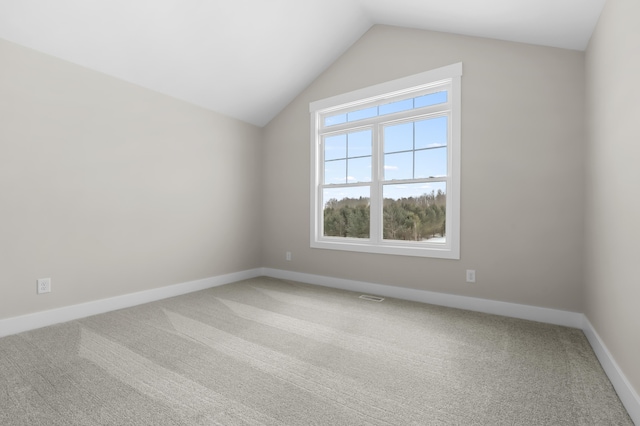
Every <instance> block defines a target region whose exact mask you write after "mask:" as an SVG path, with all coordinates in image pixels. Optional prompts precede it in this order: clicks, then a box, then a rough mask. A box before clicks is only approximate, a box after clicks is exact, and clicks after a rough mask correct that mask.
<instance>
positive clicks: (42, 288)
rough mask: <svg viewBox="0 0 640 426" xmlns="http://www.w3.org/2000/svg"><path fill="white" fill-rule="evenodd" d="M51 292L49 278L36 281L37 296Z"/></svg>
mask: <svg viewBox="0 0 640 426" xmlns="http://www.w3.org/2000/svg"><path fill="white" fill-rule="evenodd" d="M50 292H51V278H40V279H38V294H42V293H50Z"/></svg>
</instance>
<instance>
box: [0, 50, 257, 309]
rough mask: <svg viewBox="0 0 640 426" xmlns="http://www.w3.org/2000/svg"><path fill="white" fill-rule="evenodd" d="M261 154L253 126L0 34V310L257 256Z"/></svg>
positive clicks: (145, 284) (166, 279)
mask: <svg viewBox="0 0 640 426" xmlns="http://www.w3.org/2000/svg"><path fill="white" fill-rule="evenodd" d="M260 155H261V144H260V129H259V128H257V127H254V126H250V125H248V124H245V123H242V122H240V121H236V120H233V119H229V118H226V117H223V116H220V115H217V114H215V113H212V112H210V111H206V110H204V109H201V108H198V107H195V106H192V105H189V104H186V103H184V102H181V101H178V100H175V99H172V98H169V97H166V96H163V95H160V94H157V93H154V92H151V91H149V90H145V89H142V88H139V87H136V86H134V85H131V84H128V83H125V82H122V81H120V80H117V79H114V78H111V77H107V76H105V75H102V74H99V73H96V72H93V71H89V70H87V69H84V68H82V67H79V66H76V65H73V64H70V63H67V62H64V61H60V60H58V59H54V58H52V57H49V56H46V55H43V54H41V53H37V52H35V51H32V50H29V49H26V48H23V47H20V46H17V45H15V44H12V43H9V42H6V41H2V40H0V197H1V198H0V318H7V317H13V316H18V315H22V314H27V313H30V312H35V311H41V310H47V309H52V308H56V307H61V306H67V305H72V304H76V303H80V302H85V301H91V300H96V299H100V298H105V297H110V296H116V295H122V294H126V293H133V292H136V291H141V290H146V289H150V288H154V287H161V286H165V285H169V284H176V283H181V282H186V281H189V280H194V279H199V278H206V277H211V276H216V275H221V274H225V273H231V272H236V271H242V270H246V269H251V268H256V267H259V266H261V254H260V250H261V244H260V238H261V231H260V229H259V225H260V223H259V214H260V213H259V212H260V203H261V193H260V188H259V185H258V182H259V180H260V175H261V173H262V165H261V159H260ZM43 277H52V279H53V292H52V293H51V294H47V295H40V296H37V295H36V281H35V280H36V279H37V278H43Z"/></svg>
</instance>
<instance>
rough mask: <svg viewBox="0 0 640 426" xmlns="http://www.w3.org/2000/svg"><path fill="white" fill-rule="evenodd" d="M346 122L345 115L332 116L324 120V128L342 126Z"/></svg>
mask: <svg viewBox="0 0 640 426" xmlns="http://www.w3.org/2000/svg"><path fill="white" fill-rule="evenodd" d="M346 122H347V114H338V115H332V116H331V117H326V118H325V119H324V125H325V127H329V126H335V125H336V124H342V123H346Z"/></svg>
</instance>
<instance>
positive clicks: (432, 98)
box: [414, 90, 447, 108]
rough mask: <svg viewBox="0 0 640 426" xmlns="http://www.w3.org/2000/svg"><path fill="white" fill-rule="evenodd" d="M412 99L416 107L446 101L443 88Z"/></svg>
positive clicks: (445, 93)
mask: <svg viewBox="0 0 640 426" xmlns="http://www.w3.org/2000/svg"><path fill="white" fill-rule="evenodd" d="M414 99H415V102H416V103H415V107H416V108H420V107H425V106H431V105H437V104H441V103H444V102H447V91H446V90H445V91H444V92H436V93H431V94H428V95H424V96H418V97H417V98H414Z"/></svg>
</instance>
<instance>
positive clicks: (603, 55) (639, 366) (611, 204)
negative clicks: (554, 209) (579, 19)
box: [585, 0, 640, 394]
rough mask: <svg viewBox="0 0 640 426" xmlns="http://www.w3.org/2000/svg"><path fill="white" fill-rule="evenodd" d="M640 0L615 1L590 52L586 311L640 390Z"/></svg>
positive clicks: (606, 11) (604, 15)
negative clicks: (639, 197)
mask: <svg viewBox="0 0 640 426" xmlns="http://www.w3.org/2000/svg"><path fill="white" fill-rule="evenodd" d="M638 17H640V3H639V2H638V1H637V0H609V1H608V2H607V5H606V6H605V8H604V10H603V12H602V15H601V16H600V20H599V22H598V26H597V27H596V30H595V32H594V34H593V36H592V38H591V41H590V43H589V47H588V49H587V54H586V76H587V79H586V83H587V85H586V88H587V120H588V135H589V144H588V151H587V152H588V167H587V170H588V174H587V197H586V201H587V204H586V206H587V208H586V212H587V216H586V228H585V229H586V256H585V259H586V274H585V277H586V288H585V313H586V315H587V318H588V319H589V321H590V322H591V323H592V324H593V327H594V328H595V329H596V331H597V332H598V334H599V335H600V337H601V339H602V340H603V341H604V343H605V345H606V346H607V348H608V349H609V351H610V352H611V354H612V356H613V358H614V359H615V360H616V362H617V363H618V365H619V366H620V368H621V369H622V370H623V372H624V374H625V375H626V377H627V379H628V380H629V381H630V383H631V385H632V386H633V387H634V388H635V390H636V392H637V393H639V394H640V362H639V360H640V308H639V307H638V306H639V301H640V276H639V274H638V270H637V267H638V253H639V250H638V242H639V241H640V222H639V219H638V218H640V201H639V200H638V198H637V196H636V194H637V192H638V183H639V182H640V145H639V144H638V141H640V128H639V127H638V121H639V120H640V80H639V79H638V76H640V26H638Z"/></svg>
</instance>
